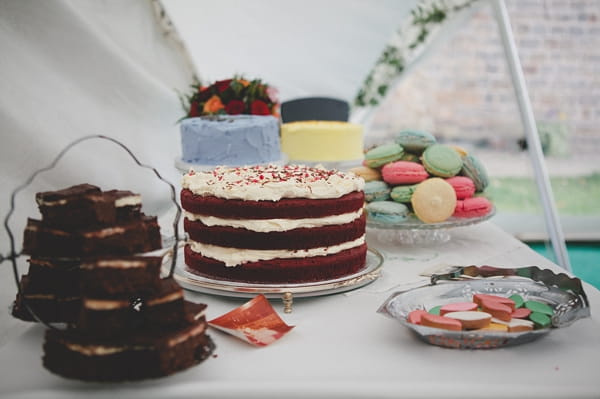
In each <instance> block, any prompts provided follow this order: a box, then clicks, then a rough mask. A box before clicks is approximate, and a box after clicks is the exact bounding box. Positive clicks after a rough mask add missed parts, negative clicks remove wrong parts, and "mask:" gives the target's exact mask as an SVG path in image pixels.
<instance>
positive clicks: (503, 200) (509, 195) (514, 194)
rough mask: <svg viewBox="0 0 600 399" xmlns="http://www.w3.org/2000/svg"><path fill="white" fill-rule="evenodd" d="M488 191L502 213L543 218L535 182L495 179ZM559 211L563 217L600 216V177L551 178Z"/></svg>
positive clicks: (527, 179) (516, 178)
mask: <svg viewBox="0 0 600 399" xmlns="http://www.w3.org/2000/svg"><path fill="white" fill-rule="evenodd" d="M490 180H491V182H490V185H489V186H488V188H487V189H486V191H485V194H486V196H487V197H488V198H490V199H491V200H492V202H494V204H495V206H496V209H497V210H498V211H499V212H518V213H534V214H541V213H542V207H541V202H540V198H539V196H538V191H537V185H536V184H535V181H534V180H533V178H527V177H493V178H491V179H490ZM550 184H551V185H552V191H553V193H554V199H555V201H556V210H557V212H558V213H559V214H560V215H595V216H598V215H600V173H594V174H591V175H587V176H577V177H552V178H550Z"/></svg>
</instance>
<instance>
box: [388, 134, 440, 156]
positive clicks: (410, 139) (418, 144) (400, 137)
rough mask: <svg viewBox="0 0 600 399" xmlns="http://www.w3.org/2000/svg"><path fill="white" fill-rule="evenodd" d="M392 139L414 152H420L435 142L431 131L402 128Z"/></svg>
mask: <svg viewBox="0 0 600 399" xmlns="http://www.w3.org/2000/svg"><path fill="white" fill-rule="evenodd" d="M394 141H395V142H396V143H397V144H400V145H401V146H402V147H403V148H404V149H405V150H406V151H408V152H412V153H414V154H421V153H422V152H423V151H425V149H426V148H427V147H429V146H430V145H433V144H435V143H436V139H435V137H433V135H432V134H431V133H427V132H423V131H420V130H403V131H401V132H400V133H398V134H397V135H396V137H395V138H394Z"/></svg>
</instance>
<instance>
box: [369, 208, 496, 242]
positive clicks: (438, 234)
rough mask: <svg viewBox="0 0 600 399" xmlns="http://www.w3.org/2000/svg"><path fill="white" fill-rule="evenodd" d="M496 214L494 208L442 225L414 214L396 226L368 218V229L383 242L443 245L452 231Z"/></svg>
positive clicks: (451, 220)
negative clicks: (424, 220) (429, 221)
mask: <svg viewBox="0 0 600 399" xmlns="http://www.w3.org/2000/svg"><path fill="white" fill-rule="evenodd" d="M495 214H496V208H495V207H494V208H492V210H491V211H490V212H489V213H488V214H486V215H483V216H478V217H473V218H456V217H451V218H449V219H448V220H446V221H444V222H440V223H424V222H422V221H420V220H419V219H417V217H416V216H414V215H412V214H411V215H410V216H409V218H408V219H407V220H405V221H403V222H401V223H395V224H389V223H388V224H386V223H378V222H375V221H373V220H369V219H368V218H367V228H368V229H369V230H370V231H373V232H375V234H376V235H377V236H378V238H379V239H381V240H383V241H393V242H399V243H402V244H411V245H421V244H434V243H435V244H441V243H444V242H446V241H449V240H450V237H451V236H450V231H451V229H453V228H456V227H465V226H470V225H474V224H478V223H481V222H484V221H486V220H488V219H490V218H491V217H492V216H494V215H495Z"/></svg>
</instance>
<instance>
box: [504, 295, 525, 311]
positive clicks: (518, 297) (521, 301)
mask: <svg viewBox="0 0 600 399" xmlns="http://www.w3.org/2000/svg"><path fill="white" fill-rule="evenodd" d="M508 298H509V299H512V300H513V302H514V303H515V308H520V307H522V306H523V304H524V303H525V300H524V299H523V297H522V296H521V295H519V294H513V295H511V296H509V297H508Z"/></svg>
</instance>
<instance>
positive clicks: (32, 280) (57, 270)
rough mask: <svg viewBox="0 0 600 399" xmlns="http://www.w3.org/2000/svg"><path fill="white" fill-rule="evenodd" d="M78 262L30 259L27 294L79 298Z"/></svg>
mask: <svg viewBox="0 0 600 399" xmlns="http://www.w3.org/2000/svg"><path fill="white" fill-rule="evenodd" d="M79 266H80V261H79V260H65V259H52V258H30V259H29V271H28V273H27V276H28V285H27V291H26V292H27V293H29V294H34V293H41V294H44V293H52V294H60V295H62V296H73V295H77V296H79V282H80V275H79V272H80V270H79Z"/></svg>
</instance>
